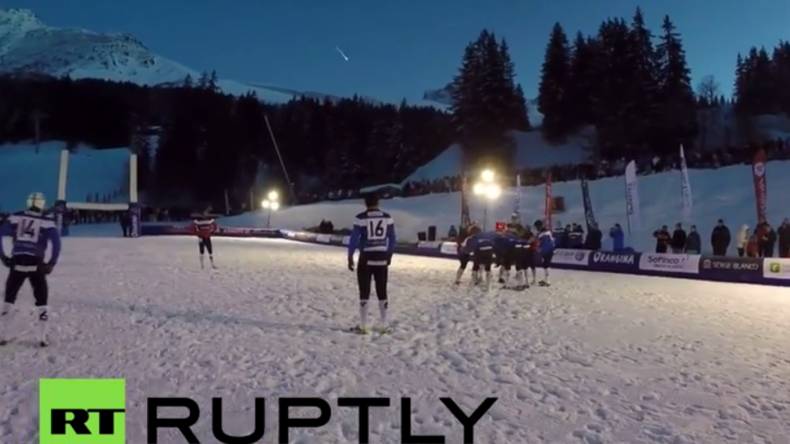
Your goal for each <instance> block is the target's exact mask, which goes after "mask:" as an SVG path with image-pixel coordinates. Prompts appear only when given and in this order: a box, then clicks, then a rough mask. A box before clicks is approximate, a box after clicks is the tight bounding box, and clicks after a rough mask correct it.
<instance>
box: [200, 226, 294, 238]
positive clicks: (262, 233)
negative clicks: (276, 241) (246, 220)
mask: <svg viewBox="0 0 790 444" xmlns="http://www.w3.org/2000/svg"><path fill="white" fill-rule="evenodd" d="M214 235H215V236H217V237H222V236H227V237H280V232H279V231H278V230H273V229H271V228H235V227H224V228H223V227H220V229H219V230H218V231H217V232H216V233H215V234H214Z"/></svg>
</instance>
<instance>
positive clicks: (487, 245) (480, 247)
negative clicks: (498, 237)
mask: <svg viewBox="0 0 790 444" xmlns="http://www.w3.org/2000/svg"><path fill="white" fill-rule="evenodd" d="M466 248H467V251H469V252H470V253H480V252H491V253H493V251H494V239H493V236H492V235H491V233H479V234H475V235H474V236H470V237H469V238H467V239H466Z"/></svg>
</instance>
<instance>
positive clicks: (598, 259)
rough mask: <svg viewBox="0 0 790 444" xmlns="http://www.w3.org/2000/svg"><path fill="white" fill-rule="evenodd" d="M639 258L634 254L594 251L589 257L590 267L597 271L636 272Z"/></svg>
mask: <svg viewBox="0 0 790 444" xmlns="http://www.w3.org/2000/svg"><path fill="white" fill-rule="evenodd" d="M638 258H639V256H638V255H637V254H636V253H616V252H606V251H596V252H595V253H593V254H592V255H590V266H591V267H595V268H597V269H608V270H611V269H614V270H617V269H621V270H628V269H634V270H638V269H639V267H638V265H639V260H638Z"/></svg>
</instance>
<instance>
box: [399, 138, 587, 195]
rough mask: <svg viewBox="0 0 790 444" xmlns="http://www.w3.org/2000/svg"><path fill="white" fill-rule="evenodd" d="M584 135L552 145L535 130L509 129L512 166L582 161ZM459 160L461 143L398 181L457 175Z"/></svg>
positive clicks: (535, 165) (405, 181) (584, 155)
mask: <svg viewBox="0 0 790 444" xmlns="http://www.w3.org/2000/svg"><path fill="white" fill-rule="evenodd" d="M585 134H586V133H580V135H578V136H573V137H570V138H568V140H567V141H566V142H564V143H561V144H557V145H552V144H550V143H548V142H547V141H546V140H545V139H543V135H542V134H541V133H540V132H539V131H532V132H523V131H511V132H510V136H511V137H512V138H513V140H514V141H515V143H516V157H515V159H514V163H513V165H512V166H513V168H547V167H551V166H553V165H565V164H580V163H583V162H584V161H585V160H586V159H587V158H588V157H589V154H588V153H587V152H586V147H588V146H590V139H589V138H588V137H587V136H585ZM461 159H462V153H461V146H460V145H459V144H457V143H454V144H452V145H450V147H449V148H447V149H446V150H444V151H443V152H442V153H441V154H439V155H438V156H436V157H435V158H434V159H433V160H431V161H429V162H428V163H426V164H425V165H423V166H421V167H419V168H417V169H416V170H415V171H414V172H413V173H411V174H410V175H409V177H407V178H406V179H405V180H404V181H403V182H402V183H403V184H406V183H407V182H412V181H421V180H433V179H440V178H443V177H445V176H457V175H458V174H460V172H461V171H463V166H462V163H461Z"/></svg>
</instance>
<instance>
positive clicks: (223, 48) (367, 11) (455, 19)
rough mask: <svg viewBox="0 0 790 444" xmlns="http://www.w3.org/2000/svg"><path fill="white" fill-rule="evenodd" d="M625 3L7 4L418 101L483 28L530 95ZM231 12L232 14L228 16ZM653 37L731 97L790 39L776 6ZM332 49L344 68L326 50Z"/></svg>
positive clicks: (631, 0) (249, 67) (186, 60)
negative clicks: (678, 37)
mask: <svg viewBox="0 0 790 444" xmlns="http://www.w3.org/2000/svg"><path fill="white" fill-rule="evenodd" d="M639 4H640V3H639V2H637V1H635V0H595V1H590V0H556V1H553V2H549V1H544V0H487V1H481V0H452V1H451V0H420V1H418V0H323V1H319V0H280V1H275V0H236V1H216V0H156V1H154V0H124V1H121V0H79V1H77V2H72V1H64V0H6V1H5V2H4V5H3V7H16V8H27V9H31V10H33V11H34V12H35V13H36V14H38V15H39V17H40V18H41V19H42V21H44V22H45V23H46V24H48V25H51V26H58V27H80V28H86V29H90V30H94V31H100V32H126V33H130V34H132V35H134V36H136V37H138V38H139V39H140V40H142V41H143V42H144V43H145V44H146V45H147V46H148V47H149V48H150V49H151V50H153V51H154V52H156V53H158V54H159V55H162V56H164V57H167V58H170V59H173V60H175V61H178V62H180V63H182V64H184V65H186V66H189V67H191V68H193V69H196V70H211V69H216V70H217V72H218V74H219V75H220V77H223V78H227V79H235V80H240V81H244V82H254V83H266V84H273V85H278V86H282V87H287V88H293V89H297V90H301V91H315V92H323V93H328V94H335V95H351V94H353V93H355V92H356V93H360V94H362V95H366V96H370V97H375V98H378V99H380V100H393V101H395V100H400V99H401V98H403V97H406V98H407V99H409V100H418V99H420V98H421V97H422V93H423V91H425V90H426V89H430V88H436V87H441V86H444V85H445V84H446V83H448V82H449V81H450V79H451V78H452V76H453V75H454V74H455V72H456V70H457V68H458V66H459V62H460V58H461V54H462V51H463V47H464V45H465V44H466V43H468V42H469V41H470V40H473V39H474V38H476V37H477V34H478V33H479V32H480V30H481V29H482V28H484V27H487V28H489V29H491V30H493V31H494V32H495V33H496V34H497V35H498V36H503V37H505V38H506V39H507V40H508V42H509V44H510V48H511V56H512V57H513V60H514V61H515V63H516V70H517V72H518V80H519V82H520V83H521V84H522V85H523V87H524V90H525V92H526V93H527V95H528V96H529V97H535V96H536V95H537V85H538V79H539V73H540V65H541V62H542V59H543V52H544V49H545V46H546V42H547V38H548V34H549V30H550V29H551V26H552V25H553V24H554V22H556V21H559V22H560V23H562V25H563V26H564V28H565V30H566V31H567V32H568V34H569V35H570V36H572V35H574V34H575V33H576V31H577V30H581V31H583V32H585V33H594V32H595V31H596V30H597V28H598V25H599V24H600V22H601V21H602V20H603V19H605V18H606V17H610V16H623V17H626V18H627V19H629V20H630V17H631V16H632V15H633V12H634V10H635V8H636V6H637V5H639ZM230 5H234V6H230ZM641 6H642V8H643V10H644V11H645V14H646V19H647V23H648V25H649V26H650V27H651V29H652V30H653V32H654V33H657V32H658V31H659V30H660V29H659V25H660V23H661V19H662V17H663V15H664V14H669V15H670V16H671V17H672V19H673V20H674V22H675V24H676V25H677V27H678V30H679V31H680V32H681V33H682V36H683V41H684V44H685V48H686V51H687V55H688V59H689V62H690V65H691V68H692V75H693V78H694V82H695V84H696V82H697V81H698V80H699V79H700V78H701V77H703V76H705V75H708V74H713V75H715V76H716V78H717V79H718V80H719V82H720V83H721V85H722V89H723V92H724V93H726V94H729V93H730V90H731V85H732V82H733V70H734V63H735V57H736V54H737V52H739V51H742V52H745V51H746V50H748V48H749V47H750V46H752V45H757V46H759V45H765V46H767V47H772V46H773V45H774V44H775V43H776V42H778V41H779V40H780V39H783V38H784V39H790V28H788V26H787V23H788V22H787V18H788V17H790V2H788V1H786V0H749V1H747V0H728V1H714V0H662V1H655V0H653V1H650V2H647V1H645V2H642V4H641ZM335 45H338V46H340V48H342V49H343V50H344V51H345V53H346V54H347V55H348V56H349V58H350V61H348V62H345V61H344V60H343V58H342V57H341V56H340V55H339V54H338V53H337V52H335V50H334V47H335Z"/></svg>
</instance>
